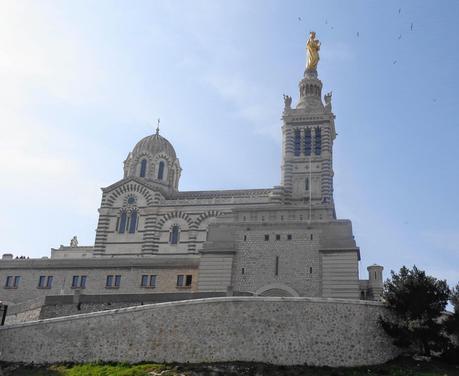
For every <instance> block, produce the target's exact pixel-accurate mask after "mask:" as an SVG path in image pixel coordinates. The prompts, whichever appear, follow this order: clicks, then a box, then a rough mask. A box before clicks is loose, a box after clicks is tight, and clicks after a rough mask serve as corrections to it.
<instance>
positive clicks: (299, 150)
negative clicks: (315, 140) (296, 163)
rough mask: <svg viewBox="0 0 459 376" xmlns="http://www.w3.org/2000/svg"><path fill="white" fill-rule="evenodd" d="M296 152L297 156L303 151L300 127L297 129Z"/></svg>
mask: <svg viewBox="0 0 459 376" xmlns="http://www.w3.org/2000/svg"><path fill="white" fill-rule="evenodd" d="M293 146H294V154H295V156H296V157H298V156H299V155H300V152H301V133H300V130H299V129H295V140H294V145H293Z"/></svg>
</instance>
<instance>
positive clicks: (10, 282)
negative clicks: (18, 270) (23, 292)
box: [5, 275, 13, 287]
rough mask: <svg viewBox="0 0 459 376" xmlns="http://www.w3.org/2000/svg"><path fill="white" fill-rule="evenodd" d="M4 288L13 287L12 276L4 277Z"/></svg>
mask: <svg viewBox="0 0 459 376" xmlns="http://www.w3.org/2000/svg"><path fill="white" fill-rule="evenodd" d="M5 287H13V277H12V276H10V275H9V276H8V277H6V281H5Z"/></svg>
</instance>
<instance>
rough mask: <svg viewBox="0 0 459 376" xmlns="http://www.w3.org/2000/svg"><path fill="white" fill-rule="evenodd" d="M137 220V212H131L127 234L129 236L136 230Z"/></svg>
mask: <svg viewBox="0 0 459 376" xmlns="http://www.w3.org/2000/svg"><path fill="white" fill-rule="evenodd" d="M137 220H138V217H137V211H136V210H133V211H132V212H131V220H130V222H129V233H130V234H134V233H135V231H136V230H137Z"/></svg>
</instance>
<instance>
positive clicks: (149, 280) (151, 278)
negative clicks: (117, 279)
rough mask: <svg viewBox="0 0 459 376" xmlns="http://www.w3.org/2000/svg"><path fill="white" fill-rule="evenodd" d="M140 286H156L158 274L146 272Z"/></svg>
mask: <svg viewBox="0 0 459 376" xmlns="http://www.w3.org/2000/svg"><path fill="white" fill-rule="evenodd" d="M140 286H141V287H150V288H155V287H156V275H155V274H151V275H148V274H144V275H142V279H141V281H140Z"/></svg>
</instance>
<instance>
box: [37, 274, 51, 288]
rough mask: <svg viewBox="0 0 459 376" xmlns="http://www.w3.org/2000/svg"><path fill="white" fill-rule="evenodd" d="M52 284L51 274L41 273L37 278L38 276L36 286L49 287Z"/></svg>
mask: <svg viewBox="0 0 459 376" xmlns="http://www.w3.org/2000/svg"><path fill="white" fill-rule="evenodd" d="M52 285H53V276H52V275H49V276H45V275H41V276H40V277H39V278H38V288H40V289H50V288H51V287H52Z"/></svg>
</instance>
